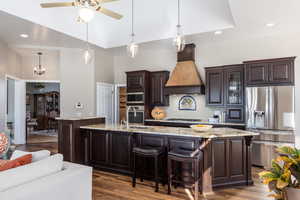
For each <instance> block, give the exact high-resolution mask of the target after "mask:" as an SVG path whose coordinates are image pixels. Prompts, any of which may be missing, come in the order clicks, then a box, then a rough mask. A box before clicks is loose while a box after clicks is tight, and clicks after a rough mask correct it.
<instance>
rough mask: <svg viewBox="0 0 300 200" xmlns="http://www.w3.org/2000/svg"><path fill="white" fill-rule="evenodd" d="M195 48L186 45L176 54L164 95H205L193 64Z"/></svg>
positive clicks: (203, 87) (193, 45) (192, 45)
mask: <svg viewBox="0 0 300 200" xmlns="http://www.w3.org/2000/svg"><path fill="white" fill-rule="evenodd" d="M195 47H196V45H195V44H187V45H186V46H185V48H184V50H183V51H182V52H179V53H178V54H177V65H176V67H175V69H174V70H173V72H172V74H171V76H170V78H169V80H168V82H167V84H166V85H165V95H171V94H205V86H204V84H203V82H202V80H201V77H200V75H199V72H198V70H197V66H196V64H195Z"/></svg>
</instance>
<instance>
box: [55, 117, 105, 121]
mask: <svg viewBox="0 0 300 200" xmlns="http://www.w3.org/2000/svg"><path fill="white" fill-rule="evenodd" d="M97 118H104V117H95V116H93V117H76V116H73V117H56V118H55V119H56V120H71V121H76V120H85V119H97Z"/></svg>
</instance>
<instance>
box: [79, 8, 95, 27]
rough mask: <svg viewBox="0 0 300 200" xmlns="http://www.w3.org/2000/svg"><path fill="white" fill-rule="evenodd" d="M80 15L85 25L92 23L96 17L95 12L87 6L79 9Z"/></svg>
mask: <svg viewBox="0 0 300 200" xmlns="http://www.w3.org/2000/svg"><path fill="white" fill-rule="evenodd" d="M78 14H79V18H80V19H81V20H82V21H83V22H85V23H88V22H90V21H91V20H92V19H93V18H94V17H95V11H94V10H92V9H90V8H88V7H85V6H84V7H81V8H79V11H78Z"/></svg>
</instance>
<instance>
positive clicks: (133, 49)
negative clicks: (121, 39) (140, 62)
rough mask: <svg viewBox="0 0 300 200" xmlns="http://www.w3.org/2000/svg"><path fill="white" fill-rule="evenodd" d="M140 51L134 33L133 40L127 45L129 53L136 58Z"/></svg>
mask: <svg viewBox="0 0 300 200" xmlns="http://www.w3.org/2000/svg"><path fill="white" fill-rule="evenodd" d="M138 51H139V46H138V45H137V44H136V43H135V42H134V35H132V40H131V42H130V43H129V44H128V45H127V53H128V55H129V56H130V57H131V58H134V57H135V56H136V55H137V54H138Z"/></svg>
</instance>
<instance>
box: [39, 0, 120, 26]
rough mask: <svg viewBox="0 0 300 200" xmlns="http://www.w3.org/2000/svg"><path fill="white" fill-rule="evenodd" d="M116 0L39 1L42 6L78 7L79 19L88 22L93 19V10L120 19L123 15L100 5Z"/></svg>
mask: <svg viewBox="0 0 300 200" xmlns="http://www.w3.org/2000/svg"><path fill="white" fill-rule="evenodd" d="M113 1H118V0H75V1H74V2H57V3H41V7H42V8H55V7H72V6H73V7H78V8H79V18H80V19H79V21H84V22H89V21H90V20H92V19H93V17H94V14H95V11H96V12H100V13H103V14H105V15H107V16H109V17H112V18H114V19H121V18H122V17H123V16H122V15H120V14H118V13H116V12H113V11H111V10H108V9H106V8H103V7H102V4H103V3H109V2H113Z"/></svg>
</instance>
